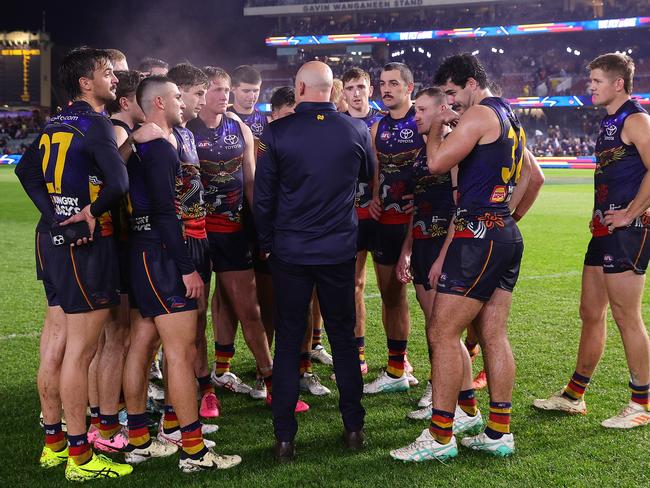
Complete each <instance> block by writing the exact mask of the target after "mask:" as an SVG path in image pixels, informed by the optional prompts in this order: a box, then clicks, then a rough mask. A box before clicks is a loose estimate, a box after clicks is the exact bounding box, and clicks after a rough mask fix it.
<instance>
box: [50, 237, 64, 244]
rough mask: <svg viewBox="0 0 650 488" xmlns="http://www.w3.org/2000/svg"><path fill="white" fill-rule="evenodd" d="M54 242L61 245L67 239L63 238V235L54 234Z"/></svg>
mask: <svg viewBox="0 0 650 488" xmlns="http://www.w3.org/2000/svg"><path fill="white" fill-rule="evenodd" d="M52 242H54V245H55V246H60V245H62V244H63V243H64V242H65V239H64V238H63V236H53V237H52Z"/></svg>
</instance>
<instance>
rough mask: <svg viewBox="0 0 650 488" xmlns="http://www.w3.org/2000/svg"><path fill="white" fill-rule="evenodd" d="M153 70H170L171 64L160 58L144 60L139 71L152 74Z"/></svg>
mask: <svg viewBox="0 0 650 488" xmlns="http://www.w3.org/2000/svg"><path fill="white" fill-rule="evenodd" d="M151 68H164V69H169V64H168V63H167V62H166V61H163V60H162V59H158V58H143V59H142V61H140V66H138V71H142V72H143V73H151Z"/></svg>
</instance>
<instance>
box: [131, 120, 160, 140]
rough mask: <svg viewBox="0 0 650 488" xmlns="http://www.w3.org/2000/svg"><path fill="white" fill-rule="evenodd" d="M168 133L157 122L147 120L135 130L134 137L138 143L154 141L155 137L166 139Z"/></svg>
mask: <svg viewBox="0 0 650 488" xmlns="http://www.w3.org/2000/svg"><path fill="white" fill-rule="evenodd" d="M166 137H167V134H165V133H164V132H163V130H162V129H161V128H160V126H158V125H157V124H155V123H153V122H147V123H146V124H143V125H142V126H141V127H140V128H139V129H138V130H135V131H133V139H134V140H135V142H137V143H138V144H142V143H144V142H149V141H153V140H155V139H165V138H166Z"/></svg>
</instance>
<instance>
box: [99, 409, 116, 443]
mask: <svg viewBox="0 0 650 488" xmlns="http://www.w3.org/2000/svg"><path fill="white" fill-rule="evenodd" d="M119 430H120V421H119V420H118V415H117V414H113V415H107V414H104V413H100V414H99V435H100V436H101V437H102V439H110V438H111V437H113V436H114V435H115V434H116V433H117V432H119Z"/></svg>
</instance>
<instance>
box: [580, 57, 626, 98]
mask: <svg viewBox="0 0 650 488" xmlns="http://www.w3.org/2000/svg"><path fill="white" fill-rule="evenodd" d="M587 68H589V70H590V71H591V70H595V69H602V70H603V71H604V72H606V73H607V74H613V75H615V76H616V77H617V78H618V77H621V78H623V88H624V90H625V93H627V94H628V95H629V94H631V93H632V85H633V83H632V82H633V80H634V61H633V60H632V58H631V57H630V56H628V55H627V54H625V53H622V54H619V53H607V54H603V55H601V56H598V57H597V58H596V59H594V60H593V61H592V62H591V63H589V64H588V65H587Z"/></svg>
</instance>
